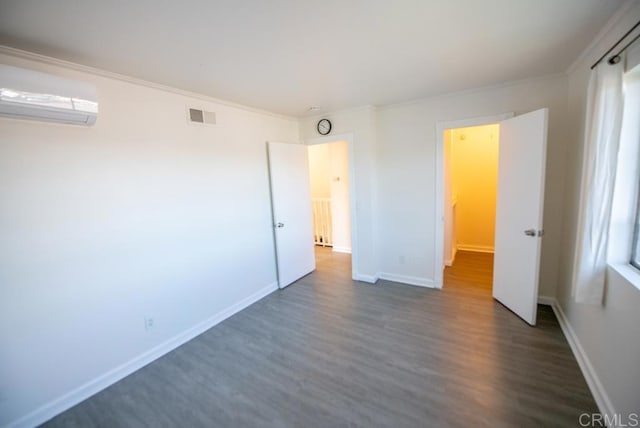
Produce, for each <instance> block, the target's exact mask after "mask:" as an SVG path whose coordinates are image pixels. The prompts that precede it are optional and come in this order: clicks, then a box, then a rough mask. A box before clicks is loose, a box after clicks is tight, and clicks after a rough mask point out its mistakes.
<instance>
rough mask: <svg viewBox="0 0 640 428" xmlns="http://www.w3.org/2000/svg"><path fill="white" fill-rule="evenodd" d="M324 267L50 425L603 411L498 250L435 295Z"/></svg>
mask: <svg viewBox="0 0 640 428" xmlns="http://www.w3.org/2000/svg"><path fill="white" fill-rule="evenodd" d="M316 254H317V266H318V269H317V271H316V272H314V273H313V274H311V275H308V276H306V277H305V278H302V279H301V280H300V281H298V282H297V283H295V284H293V285H291V286H290V287H288V288H286V289H285V290H282V291H277V292H274V293H272V294H271V295H269V296H268V297H266V298H264V299H262V300H261V301H259V302H257V303H256V304H254V305H252V306H251V307H249V308H247V309H245V310H243V311H242V312H240V313H238V314H236V315H234V316H233V317H231V318H229V319H228V320H226V321H224V322H223V323H221V324H219V325H218V326H216V327H214V328H212V329H210V330H209V331H207V332H206V333H204V334H202V335H201V336H199V337H197V338H196V339H194V340H192V341H190V342H188V343H187V344H185V345H183V346H181V347H180V348H178V349H176V350H175V351H173V352H171V353H169V354H167V355H166V356H164V357H162V358H160V359H159V360H157V361H155V362H153V363H152V364H150V365H148V366H147V367H145V368H143V369H141V370H139V371H137V372H136V373H134V374H132V375H131V376H128V377H127V378H125V379H123V380H122V381H120V382H118V383H116V384H115V385H113V386H111V387H110V388H107V389H106V390H104V391H102V392H100V393H98V394H96V395H95V396H93V397H92V398H90V399H88V400H86V401H84V402H83V403H81V404H79V405H78V406H76V407H74V408H72V409H70V410H69V411H67V412H65V413H63V414H61V415H59V416H57V417H56V418H54V419H53V420H51V421H49V422H48V423H47V424H46V425H47V426H50V427H58V426H60V427H139V426H148V427H171V426H176V427H191V426H195V427H215V426H220V427H254V426H260V427H262V426H267V427H269V426H274V427H305V428H306V427H338V426H340V427H342V426H345V427H346V426H366V427H370V426H374V427H376V426H388V427H419V426H425V427H429V426H434V427H440V426H447V427H536V428H537V427H577V426H579V423H578V418H579V415H580V414H581V413H583V412H587V413H592V412H597V408H596V405H595V403H594V400H593V398H592V397H591V394H590V392H589V389H588V387H587V385H586V383H585V380H584V378H583V377H582V374H581V372H580V369H579V368H578V365H577V363H576V361H575V359H574V357H573V354H572V353H571V350H570V348H569V346H568V344H567V342H566V340H565V338H564V336H563V335H562V332H561V330H560V327H559V325H558V322H557V320H556V319H555V316H554V314H553V312H552V310H551V309H550V308H549V307H545V306H539V307H538V326H537V327H535V328H533V327H530V326H529V325H527V324H526V323H525V322H523V321H521V320H520V319H518V318H517V317H516V316H515V315H513V314H512V313H511V312H510V311H509V310H507V309H506V308H504V307H503V306H502V305H500V304H499V303H497V302H495V301H494V300H493V299H492V298H491V266H492V260H491V256H490V255H486V254H475V253H465V252H459V253H458V257H457V260H456V263H455V265H454V266H453V267H451V268H447V269H446V271H445V287H444V289H443V290H433V289H428V288H421V287H412V286H407V285H401V284H395V283H392V282H388V281H379V282H378V284H377V285H371V284H365V283H360V282H354V281H352V280H351V279H350V276H351V267H350V263H351V260H350V256H349V255H346V254H339V253H332V252H331V250H330V249H321V248H318V249H317V253H316Z"/></svg>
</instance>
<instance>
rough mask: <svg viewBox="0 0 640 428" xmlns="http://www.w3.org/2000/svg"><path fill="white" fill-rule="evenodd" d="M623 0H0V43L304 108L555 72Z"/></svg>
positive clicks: (279, 106)
mask: <svg viewBox="0 0 640 428" xmlns="http://www.w3.org/2000/svg"><path fill="white" fill-rule="evenodd" d="M622 4H623V1H622V0H562V1H558V0H483V1H478V0H430V1H428V0H395V1H389V0H322V1H308V0H269V1H265V0H183V1H171V0H108V1H105V0H84V1H78V0H56V1H51V0H20V1H18V0H0V44H4V45H7V46H11V47H15V48H19V49H24V50H28V51H32V52H36V53H40V54H44V55H48V56H52V57H56V58H60V59H64V60H68V61H72V62H76V63H79V64H84V65H88V66H93V67H97V68H100V69H104V70H108V71H113V72H117V73H121V74H125V75H129V76H133V77H137V78H141V79H144V80H148V81H152V82H157V83H162V84H165V85H169V86H173V87H176V88H180V89H185V90H189V91H194V92H198V93H201V94H205V95H209V96H212V97H216V98H220V99H225V100H228V101H233V102H236V103H241V104H244V105H247V106H252V107H257V108H262V109H266V110H269V111H272V112H276V113H282V114H286V115H291V116H298V117H299V116H304V115H307V114H308V113H309V112H308V109H309V107H310V106H322V110H323V111H329V110H335V109H342V108H349V107H357V106H362V105H387V104H394V103H398V102H403V101H408V100H413V99H417V98H423V97H428V96H432V95H437V94H442V93H446V92H451V91H459V90H464V89H469V88H474V87H479V86H486V85H493V84H497V83H500V82H505V81H512V80H519V79H526V78H530V77H536V76H540V75H544V74H550V73H558V72H564V71H565V70H566V69H567V68H568V67H569V66H570V65H571V63H572V62H573V61H574V60H575V59H576V58H577V57H578V56H579V55H580V53H581V52H582V51H583V50H584V49H585V48H586V47H587V45H588V44H589V43H590V42H591V40H592V39H593V38H594V37H595V36H596V35H597V33H598V32H599V30H600V29H601V28H602V27H603V25H604V24H605V23H606V21H607V20H608V19H609V18H610V17H611V16H612V15H613V13H614V12H615V11H616V10H617V9H618V8H619V7H620V6H621V5H622ZM316 113H317V112H316Z"/></svg>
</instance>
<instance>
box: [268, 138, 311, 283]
mask: <svg viewBox="0 0 640 428" xmlns="http://www.w3.org/2000/svg"><path fill="white" fill-rule="evenodd" d="M267 146H268V154H269V175H270V182H271V206H272V210H273V223H274V224H273V227H274V236H275V243H276V265H277V269H278V286H279V287H280V288H284V287H286V286H287V285H289V284H291V283H292V282H294V281H296V280H297V279H299V278H301V277H303V276H305V275H306V274H308V273H310V272H312V271H313V270H315V268H316V259H315V254H314V250H313V227H312V219H311V189H310V185H309V158H308V155H307V146H304V145H302V144H288V143H273V142H269V143H268V144H267Z"/></svg>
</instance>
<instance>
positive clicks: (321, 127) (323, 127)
mask: <svg viewBox="0 0 640 428" xmlns="http://www.w3.org/2000/svg"><path fill="white" fill-rule="evenodd" d="M329 132H331V122H329V119H321V120H320V121H319V122H318V133H319V134H320V135H327V134H328V133H329Z"/></svg>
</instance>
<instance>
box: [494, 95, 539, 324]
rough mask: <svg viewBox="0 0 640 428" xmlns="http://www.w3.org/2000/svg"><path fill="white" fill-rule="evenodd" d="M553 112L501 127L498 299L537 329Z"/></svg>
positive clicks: (510, 121)
mask: <svg viewBox="0 0 640 428" xmlns="http://www.w3.org/2000/svg"><path fill="white" fill-rule="evenodd" d="M547 117H548V109H546V108H545V109H542V110H536V111H534V112H531V113H527V114H523V115H522V116H516V117H514V118H511V119H507V120H504V121H502V122H500V155H499V160H498V195H497V202H496V236H495V259H494V264H493V297H494V298H495V299H497V300H498V301H499V302H500V303H502V304H503V305H505V306H506V307H507V308H509V309H510V310H512V311H513V312H514V313H515V314H516V315H518V316H519V317H521V318H522V319H523V320H525V321H526V322H528V323H529V324H531V325H535V324H536V309H537V304H538V273H539V268H540V244H541V238H542V207H543V199H544V173H545V159H546V146H547Z"/></svg>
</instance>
